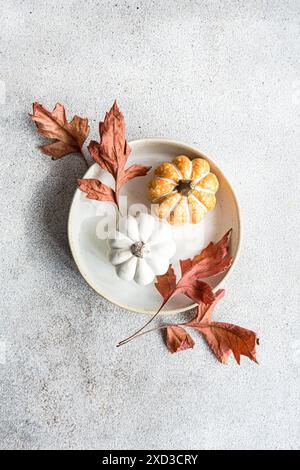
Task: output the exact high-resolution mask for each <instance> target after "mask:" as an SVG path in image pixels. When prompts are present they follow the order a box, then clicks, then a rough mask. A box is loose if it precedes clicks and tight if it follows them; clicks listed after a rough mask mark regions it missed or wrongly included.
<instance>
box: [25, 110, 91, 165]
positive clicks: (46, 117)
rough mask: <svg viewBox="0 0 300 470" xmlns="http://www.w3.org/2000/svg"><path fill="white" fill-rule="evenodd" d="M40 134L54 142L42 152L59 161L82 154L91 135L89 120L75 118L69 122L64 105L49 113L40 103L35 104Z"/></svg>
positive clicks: (47, 145) (35, 120) (34, 111)
mask: <svg viewBox="0 0 300 470" xmlns="http://www.w3.org/2000/svg"><path fill="white" fill-rule="evenodd" d="M30 116H31V118H32V120H33V121H34V122H35V123H36V127H37V130H38V133H39V134H40V135H42V136H43V137H47V138H49V139H53V140H54V142H52V143H50V144H46V145H42V146H41V150H42V152H43V153H45V154H46V155H49V156H50V157H52V158H53V160H57V159H59V158H61V157H64V156H65V155H68V154H70V153H73V152H81V148H82V146H83V144H84V142H85V140H86V138H87V136H88V134H89V131H90V128H89V125H88V120H87V119H84V118H81V117H79V116H74V117H73V119H72V121H71V122H68V121H67V117H66V111H65V108H64V106H63V105H62V104H60V103H57V104H56V106H55V108H54V110H53V111H52V112H51V111H48V110H47V109H46V108H44V106H42V105H41V104H39V103H33V114H30Z"/></svg>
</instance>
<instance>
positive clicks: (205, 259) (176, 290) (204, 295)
mask: <svg viewBox="0 0 300 470" xmlns="http://www.w3.org/2000/svg"><path fill="white" fill-rule="evenodd" d="M230 234H231V230H229V231H228V232H227V233H226V234H225V235H224V237H223V238H222V239H221V240H220V241H219V242H217V243H210V244H209V245H208V246H207V247H206V248H204V249H203V250H202V251H201V253H200V254H199V255H196V256H195V257H194V258H193V259H187V260H182V261H180V266H181V272H182V277H181V279H180V280H179V282H178V283H176V278H175V274H174V270H173V268H172V267H170V268H169V269H168V271H167V272H166V274H163V275H162V276H157V282H156V284H155V286H156V288H157V290H158V291H159V293H160V294H161V295H162V297H163V298H164V301H163V303H162V305H161V307H160V310H161V309H162V308H163V307H164V305H165V304H166V303H167V302H168V300H169V299H170V298H171V297H172V296H173V295H176V294H185V295H186V296H187V297H189V298H190V299H192V300H193V301H194V302H196V303H200V302H204V303H205V304H211V303H212V302H213V301H214V299H215V296H214V293H213V291H212V289H211V287H210V286H209V284H207V283H206V282H203V281H201V280H200V279H203V278H208V277H211V276H215V275H216V274H220V273H222V272H224V271H225V270H226V269H228V268H229V267H230V265H231V263H232V258H231V256H230V255H229V247H228V244H229V240H230Z"/></svg>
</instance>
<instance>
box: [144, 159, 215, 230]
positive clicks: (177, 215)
mask: <svg viewBox="0 0 300 470" xmlns="http://www.w3.org/2000/svg"><path fill="white" fill-rule="evenodd" d="M218 188H219V182H218V178H217V177H216V175H214V174H213V173H211V172H210V166H209V163H208V162H207V161H206V160H204V159H203V158H194V159H193V160H190V159H189V158H188V157H187V156H185V155H179V156H178V157H176V158H175V159H174V160H173V162H172V163H169V162H165V163H161V164H160V165H159V166H158V167H157V168H156V170H155V172H154V178H153V179H152V180H151V181H150V182H149V186H148V195H149V199H150V201H151V202H152V203H154V204H157V214H158V217H159V218H160V219H166V220H167V221H168V222H169V223H170V224H172V225H183V224H186V223H192V224H197V223H198V222H200V220H202V219H203V217H204V216H205V214H206V213H207V212H208V211H211V210H212V209H214V207H215V205H216V196H215V193H216V192H217V191H218Z"/></svg>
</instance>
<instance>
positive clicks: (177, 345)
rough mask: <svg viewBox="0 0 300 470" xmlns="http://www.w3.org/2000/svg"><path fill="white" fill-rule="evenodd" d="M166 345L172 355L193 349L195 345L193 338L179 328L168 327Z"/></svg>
mask: <svg viewBox="0 0 300 470" xmlns="http://www.w3.org/2000/svg"><path fill="white" fill-rule="evenodd" d="M166 343H167V346H168V348H169V350H170V351H171V353H175V352H179V351H184V350H185V349H190V348H191V349H192V348H193V347H194V345H195V343H194V341H193V338H192V337H191V336H190V335H189V334H188V333H187V332H186V331H185V330H184V329H183V328H180V327H179V326H168V327H167V338H166Z"/></svg>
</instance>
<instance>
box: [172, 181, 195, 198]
mask: <svg viewBox="0 0 300 470" xmlns="http://www.w3.org/2000/svg"><path fill="white" fill-rule="evenodd" d="M191 183H192V181H191V180H180V181H179V182H178V184H177V187H176V189H177V191H178V192H179V193H180V194H182V196H189V195H190V193H191V192H192V185H191Z"/></svg>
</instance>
